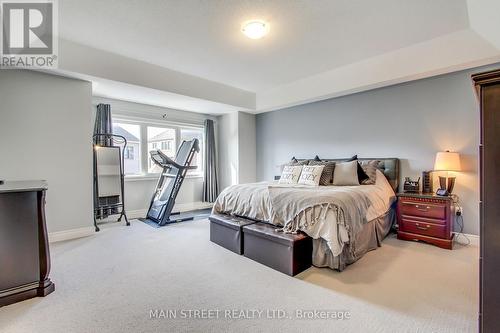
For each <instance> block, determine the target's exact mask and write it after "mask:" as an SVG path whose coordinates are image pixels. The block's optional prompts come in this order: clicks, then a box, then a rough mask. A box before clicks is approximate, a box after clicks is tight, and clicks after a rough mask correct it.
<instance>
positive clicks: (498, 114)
mask: <svg viewBox="0 0 500 333" xmlns="http://www.w3.org/2000/svg"><path fill="white" fill-rule="evenodd" d="M472 80H473V82H474V84H475V87H476V92H477V97H478V100H479V110H480V119H481V122H480V126H481V135H480V144H479V163H480V199H479V200H480V201H479V212H480V213H479V214H480V257H479V265H480V268H479V271H480V277H479V284H480V286H479V288H480V290H479V295H480V296H479V331H480V332H484V333H489V332H499V330H500V70H496V71H490V72H486V73H480V74H475V75H473V76H472Z"/></svg>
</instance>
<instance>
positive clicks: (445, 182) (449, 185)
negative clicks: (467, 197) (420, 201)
mask: <svg viewBox="0 0 500 333" xmlns="http://www.w3.org/2000/svg"><path fill="white" fill-rule="evenodd" d="M453 187H455V177H448V178H447V177H441V176H440V177H439V189H438V190H437V192H436V194H437V195H440V196H448V195H450V194H451V192H452V191H453Z"/></svg>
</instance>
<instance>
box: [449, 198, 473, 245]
mask: <svg viewBox="0 0 500 333" xmlns="http://www.w3.org/2000/svg"><path fill="white" fill-rule="evenodd" d="M451 198H452V200H453V206H454V207H455V216H456V218H455V221H456V223H457V225H458V227H459V231H458V232H455V235H456V237H455V242H456V243H457V244H460V245H463V246H467V245H470V239H469V237H467V235H465V234H464V215H463V211H462V207H461V206H460V198H459V196H458V195H456V194H452V195H451ZM460 238H464V239H465V242H461V241H460V240H459V239H460Z"/></svg>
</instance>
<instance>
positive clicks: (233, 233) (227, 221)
mask: <svg viewBox="0 0 500 333" xmlns="http://www.w3.org/2000/svg"><path fill="white" fill-rule="evenodd" d="M208 219H209V221H210V240H211V241H212V242H214V243H216V244H218V245H220V246H222V247H225V248H226V249H228V250H231V251H233V252H235V253H238V254H242V253H243V233H242V230H241V229H242V228H243V227H244V226H247V225H250V224H253V223H256V221H253V220H249V219H245V218H242V217H235V216H230V215H224V214H212V215H210V216H209V217H208Z"/></svg>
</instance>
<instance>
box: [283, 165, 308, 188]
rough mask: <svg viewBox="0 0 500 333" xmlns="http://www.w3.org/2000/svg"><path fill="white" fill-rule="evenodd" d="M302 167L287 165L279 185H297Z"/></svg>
mask: <svg viewBox="0 0 500 333" xmlns="http://www.w3.org/2000/svg"><path fill="white" fill-rule="evenodd" d="M302 167H303V166H302V165H285V167H284V168H283V172H282V173H281V177H280V180H279V184H297V182H298V181H299V177H300V173H301V172H302Z"/></svg>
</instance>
